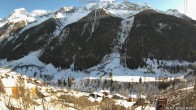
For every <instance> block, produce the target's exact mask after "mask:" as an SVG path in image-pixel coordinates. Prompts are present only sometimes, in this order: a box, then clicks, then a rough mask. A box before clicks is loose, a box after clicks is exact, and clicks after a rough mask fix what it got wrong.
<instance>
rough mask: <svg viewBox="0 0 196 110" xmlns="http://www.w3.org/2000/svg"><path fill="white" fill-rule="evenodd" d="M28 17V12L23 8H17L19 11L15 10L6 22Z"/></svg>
mask: <svg viewBox="0 0 196 110" xmlns="http://www.w3.org/2000/svg"><path fill="white" fill-rule="evenodd" d="M27 16H28V12H27V11H26V9H25V8H19V9H15V10H14V11H13V12H12V13H11V14H10V16H9V18H8V20H12V19H16V18H20V17H27Z"/></svg>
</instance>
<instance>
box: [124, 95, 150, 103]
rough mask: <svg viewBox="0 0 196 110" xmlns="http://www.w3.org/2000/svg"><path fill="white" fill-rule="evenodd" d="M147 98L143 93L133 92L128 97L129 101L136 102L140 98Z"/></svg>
mask: <svg viewBox="0 0 196 110" xmlns="http://www.w3.org/2000/svg"><path fill="white" fill-rule="evenodd" d="M141 98H142V99H145V98H146V96H144V95H142V94H131V95H129V97H128V101H129V102H136V101H137V100H138V99H141Z"/></svg>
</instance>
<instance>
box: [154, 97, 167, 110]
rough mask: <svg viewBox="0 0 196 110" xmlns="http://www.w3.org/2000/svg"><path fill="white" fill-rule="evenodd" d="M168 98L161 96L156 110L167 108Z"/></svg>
mask: <svg viewBox="0 0 196 110" xmlns="http://www.w3.org/2000/svg"><path fill="white" fill-rule="evenodd" d="M166 106H167V98H160V99H158V100H157V103H156V110H166Z"/></svg>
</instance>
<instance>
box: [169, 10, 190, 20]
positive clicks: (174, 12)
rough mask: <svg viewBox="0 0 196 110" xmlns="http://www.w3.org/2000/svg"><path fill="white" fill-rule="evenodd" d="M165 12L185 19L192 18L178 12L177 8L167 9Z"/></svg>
mask: <svg viewBox="0 0 196 110" xmlns="http://www.w3.org/2000/svg"><path fill="white" fill-rule="evenodd" d="M165 14H168V15H173V16H176V17H178V18H182V19H186V20H192V19H191V18H190V17H188V16H186V15H185V14H182V13H180V12H179V11H178V10H177V9H168V10H167V11H166V12H165Z"/></svg>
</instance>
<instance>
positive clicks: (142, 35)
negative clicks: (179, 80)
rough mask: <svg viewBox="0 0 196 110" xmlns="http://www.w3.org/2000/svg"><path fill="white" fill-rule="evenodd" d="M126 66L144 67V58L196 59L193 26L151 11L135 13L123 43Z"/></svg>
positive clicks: (195, 41)
mask: <svg viewBox="0 0 196 110" xmlns="http://www.w3.org/2000/svg"><path fill="white" fill-rule="evenodd" d="M124 47H125V49H124V50H126V51H124V53H126V56H127V57H126V63H127V66H128V67H129V68H132V69H134V68H138V67H139V66H143V65H144V64H145V61H143V59H144V58H156V59H158V60H180V61H183V60H187V61H195V60H196V27H195V26H194V25H193V24H192V23H191V22H190V21H188V20H184V19H179V18H176V17H174V16H170V15H165V14H161V13H157V12H155V11H153V10H146V11H143V12H140V13H139V14H137V15H136V16H135V19H134V24H133V27H132V29H131V31H130V33H129V36H128V38H127V41H126V43H125V45H124Z"/></svg>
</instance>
